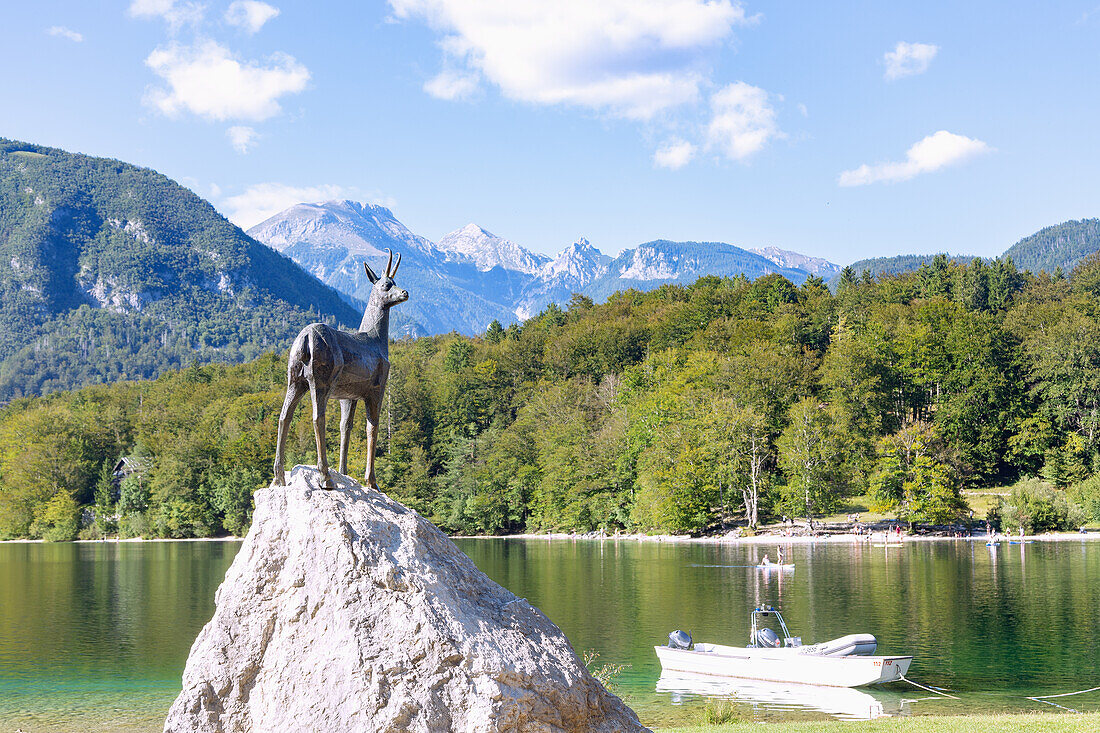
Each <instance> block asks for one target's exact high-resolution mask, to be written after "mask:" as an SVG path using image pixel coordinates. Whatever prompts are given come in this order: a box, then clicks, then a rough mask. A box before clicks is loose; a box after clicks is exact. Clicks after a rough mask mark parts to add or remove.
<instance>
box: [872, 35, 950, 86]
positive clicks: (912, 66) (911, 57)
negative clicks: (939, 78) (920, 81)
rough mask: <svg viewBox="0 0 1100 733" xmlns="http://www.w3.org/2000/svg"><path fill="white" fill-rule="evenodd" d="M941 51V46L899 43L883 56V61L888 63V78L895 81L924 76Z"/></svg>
mask: <svg viewBox="0 0 1100 733" xmlns="http://www.w3.org/2000/svg"><path fill="white" fill-rule="evenodd" d="M939 50H940V47H939V46H935V45H933V44H931V43H906V42H905V41H899V42H898V45H897V46H895V47H894V50H893V51H887V52H886V54H884V55H883V60H884V61H885V62H886V78H887V79H890V80H894V79H900V78H901V77H903V76H915V75H916V74H923V73H924V72H925V71H927V69H928V65H929V64H930V63H932V59H934V58H935V57H936V52H937V51H939Z"/></svg>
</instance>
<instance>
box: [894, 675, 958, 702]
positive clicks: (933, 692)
mask: <svg viewBox="0 0 1100 733" xmlns="http://www.w3.org/2000/svg"><path fill="white" fill-rule="evenodd" d="M898 678H899V679H902V680H905V681H906V682H908V683H909V684H911V685H912V686H913V687H919V688H921V689H922V690H928V691H929V692H931V693H932V694H933V695H943V696H944V697H947V698H950V699H952V700H958V699H959V698H957V697H955V696H954V695H948V694H947V693H946V692H940V691H939V690H937V689H934V688H932V687H926V686H925V685H922V684H921V683H919V682H914V681H913V680H911V679H909V678H908V677H906V676H905V675H903V674H899V675H898Z"/></svg>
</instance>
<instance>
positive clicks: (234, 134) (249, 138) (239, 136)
mask: <svg viewBox="0 0 1100 733" xmlns="http://www.w3.org/2000/svg"><path fill="white" fill-rule="evenodd" d="M225 134H226V136H227V137H228V138H229V142H230V143H232V145H233V149H234V150H236V151H237V152H238V153H241V154H244V153H247V152H248V151H249V150H251V149H252V146H253V145H255V144H256V140H257V139H259V137H260V135H259V133H257V132H256V131H255V130H253V129H252V128H251V127H246V126H244V125H234V126H233V127H230V128H229V129H228V130H226V131H225Z"/></svg>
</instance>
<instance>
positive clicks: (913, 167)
mask: <svg viewBox="0 0 1100 733" xmlns="http://www.w3.org/2000/svg"><path fill="white" fill-rule="evenodd" d="M991 150H992V148H991V147H989V146H988V145H986V144H985V143H984V142H982V141H981V140H975V139H973V138H969V137H965V136H963V135H955V134H953V133H950V132H948V131H947V130H940V131H939V132H937V133H935V134H934V135H929V136H928V137H926V138H924V139H923V140H919V141H917V142H916V143H914V144H913V146H912V147H911V148H909V150H908V151H906V153H905V160H904V161H902V162H896V163H878V164H876V165H867V164H866V163H865V164H863V165H861V166H860V167H859V168H856V169H854V170H850V171H844V172H843V173H841V174H840V177H839V178H838V179H837V183H839V184H840V185H841V186H864V185H867V184H869V183H893V182H896V181H907V180H909V179H910V178H912V177H914V176H916V175H918V174H920V173H930V172H932V171H937V170H939V169H940V168H945V167H947V166H949V165H954V164H956V163H961V162H963V161H964V160H968V159H969V158H973V157H974V156H976V155H981V154H982V153H987V152H989V151H991Z"/></svg>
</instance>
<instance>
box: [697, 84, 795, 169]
mask: <svg viewBox="0 0 1100 733" xmlns="http://www.w3.org/2000/svg"><path fill="white" fill-rule="evenodd" d="M710 107H711V112H712V117H711V120H710V124H709V125H708V126H707V147H708V148H710V149H718V150H719V151H721V152H722V153H723V154H724V155H725V156H726V157H727V158H729V159H730V160H738V161H740V160H745V159H746V158H748V157H749V156H751V155H752V154H753V153H757V152H759V151H760V150H762V149H763V148H764V146H765V145H767V144H768V141H769V140H772V139H773V138H781V137H783V136H784V135H783V133H782V131H780V129H779V127H778V126H777V125H776V122H775V110H774V109H773V108H772V106H771V104H769V102H768V93H767V92H766V91H764V90H763V89H761V88H760V87H754V86H752V85H751V84H746V83H745V82H743V81H739V82H735V83H733V84H729V85H727V86H725V87H723V88H722V89H720V90H718V91H717V92H715V93H714V94H713V95H712V96H711V98H710Z"/></svg>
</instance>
